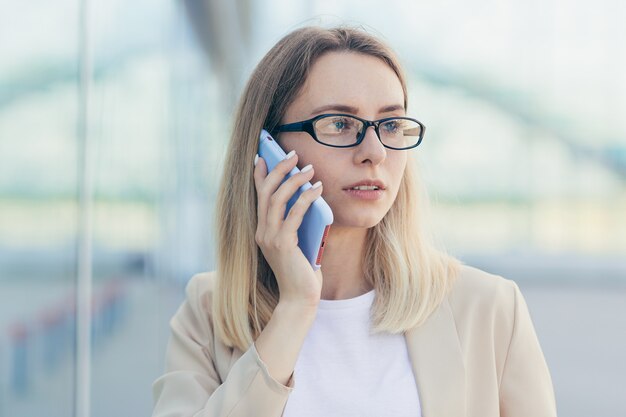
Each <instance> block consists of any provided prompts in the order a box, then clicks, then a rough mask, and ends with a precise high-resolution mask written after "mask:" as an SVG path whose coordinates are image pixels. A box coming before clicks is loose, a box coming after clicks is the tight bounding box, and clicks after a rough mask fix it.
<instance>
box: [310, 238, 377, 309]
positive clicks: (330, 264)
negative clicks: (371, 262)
mask: <svg viewBox="0 0 626 417" xmlns="http://www.w3.org/2000/svg"><path fill="white" fill-rule="evenodd" d="M366 236H367V229H365V228H354V227H340V226H336V227H335V226H331V228H330V231H329V233H328V237H327V238H326V243H325V245H324V257H323V258H322V268H321V269H322V275H323V277H324V281H323V284H322V299H323V300H343V299H346V298H354V297H356V296H359V295H361V294H365V293H366V292H368V291H370V290H371V289H372V287H371V285H369V284H368V283H367V282H366V281H365V275H364V273H363V256H364V252H365V241H366Z"/></svg>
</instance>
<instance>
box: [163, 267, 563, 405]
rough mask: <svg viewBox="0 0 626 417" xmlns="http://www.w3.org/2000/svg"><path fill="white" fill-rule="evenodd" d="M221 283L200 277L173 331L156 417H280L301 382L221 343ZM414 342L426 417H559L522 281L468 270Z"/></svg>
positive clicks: (252, 352) (410, 335)
mask: <svg viewBox="0 0 626 417" xmlns="http://www.w3.org/2000/svg"><path fill="white" fill-rule="evenodd" d="M214 277H215V275H214V273H203V274H198V275H196V276H194V277H193V278H192V279H191V281H190V282H189V284H188V285H187V290H186V292H187V299H186V300H185V302H184V303H183V304H182V305H181V307H180V308H179V310H178V311H177V312H176V314H175V315H174V317H173V318H172V319H171V321H170V326H171V330H172V333H171V337H170V340H169V344H168V348H167V355H166V356H167V360H166V371H165V373H164V374H163V375H162V376H161V377H160V378H158V379H157V380H156V381H155V382H154V384H153V386H152V388H153V395H154V401H155V403H154V414H153V416H155V417H166V416H167V417H173V416H180V417H182V416H190V417H191V416H194V417H227V416H228V417H244V416H245V417H251V416H259V417H279V416H281V415H282V412H283V409H284V407H285V404H286V402H287V399H288V397H289V393H290V392H291V391H292V390H293V389H297V384H298V381H297V380H298V375H297V374H294V375H293V377H292V379H291V381H290V382H289V384H290V385H289V386H284V385H282V384H281V383H279V382H278V381H276V380H275V379H273V378H272V377H271V376H270V374H269V373H268V371H267V368H266V366H265V364H264V363H263V362H262V361H261V359H260V357H259V355H258V353H257V351H256V349H255V346H254V344H252V345H251V346H250V348H249V349H248V350H246V351H245V352H241V351H240V350H238V349H233V348H228V347H226V346H225V345H224V344H222V343H221V342H220V341H219V340H216V338H215V337H214V335H213V331H212V325H211V313H210V312H211V297H212V288H213V280H214ZM405 338H406V343H407V346H408V351H409V356H410V358H411V362H412V368H413V374H414V375H415V380H416V382H417V387H418V394H419V397H420V402H421V406H422V415H423V417H495V416H506V417H544V416H545V417H553V416H556V405H555V400H554V391H553V388H552V381H551V378H550V373H549V372H548V367H547V366H546V362H545V360H544V357H543V353H542V351H541V348H540V346H539V342H538V341H537V336H536V334H535V330H534V328H533V324H532V321H531V318H530V315H529V313H528V309H527V307H526V303H525V301H524V298H523V297H522V294H521V293H520V290H519V288H518V287H517V285H516V284H515V283H514V282H513V281H510V280H507V279H504V278H502V277H499V276H495V275H491V274H488V273H486V272H483V271H481V270H478V269H475V268H471V267H468V266H463V267H462V269H461V273H460V276H459V278H458V279H457V281H456V283H455V285H454V287H453V289H452V290H451V292H450V293H449V295H448V296H447V297H446V299H445V300H444V301H443V302H442V303H441V305H440V306H439V308H438V309H437V310H436V311H435V312H434V313H433V314H432V315H431V317H430V318H429V319H428V320H427V321H426V322H425V323H424V324H423V325H422V326H419V327H417V328H414V329H411V330H409V331H407V332H405ZM320 417H322V416H320Z"/></svg>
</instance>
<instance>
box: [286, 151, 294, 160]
mask: <svg viewBox="0 0 626 417" xmlns="http://www.w3.org/2000/svg"><path fill="white" fill-rule="evenodd" d="M295 154H296V151H291V152H289V153H288V154H287V156H286V157H285V159H289V158H291V157H292V156H294V155H295Z"/></svg>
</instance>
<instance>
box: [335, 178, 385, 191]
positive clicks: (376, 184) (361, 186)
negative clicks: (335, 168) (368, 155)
mask: <svg viewBox="0 0 626 417" xmlns="http://www.w3.org/2000/svg"><path fill="white" fill-rule="evenodd" d="M384 189H385V184H384V183H383V182H382V181H380V180H377V179H367V180H362V181H359V182H355V183H354V184H350V185H349V186H347V187H346V188H344V190H356V191H376V190H384Z"/></svg>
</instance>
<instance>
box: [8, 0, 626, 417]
mask: <svg viewBox="0 0 626 417" xmlns="http://www.w3.org/2000/svg"><path fill="white" fill-rule="evenodd" d="M624 21H626V3H624V2H622V1H618V0H596V1H594V2H586V1H580V0H575V1H571V0H570V1H565V0H542V1H537V0H530V1H524V2H519V1H513V0H499V1H493V0H483V1H472V0H470V1H460V0H446V1H439V2H426V1H415V0H414V1H408V0H407V1H401V0H387V1H385V2H374V1H369V0H360V1H356V0H334V1H328V0H307V1H304V0H301V1H287V0H266V1H261V0H239V1H226V0H181V1H166V0H150V1H147V0H136V1H133V2H122V1H120V0H109V1H107V2H95V1H89V0H57V1H55V2H46V1H35V2H23V3H22V2H14V1H13V2H12V1H4V2H2V3H0V417H8V416H40V415H45V416H48V417H56V416H59V417H60V416H63V417H65V416H76V417H83V416H87V415H91V416H97V417H100V416H111V415H115V416H137V415H149V414H150V413H151V409H152V393H151V384H152V382H153V381H154V380H155V379H156V378H157V377H158V376H160V375H161V373H162V371H163V366H164V358H165V347H166V342H167V338H168V337H169V327H168V321H169V318H170V317H171V316H172V314H173V313H174V312H175V310H176V308H177V307H178V306H179V305H180V303H181V302H182V300H183V297H184V285H185V284H186V282H187V281H188V279H189V278H190V277H191V276H192V275H193V274H194V273H196V272H201V271H206V270H211V269H213V268H214V241H213V237H214V235H213V231H212V230H213V224H212V219H213V211H214V203H215V196H216V191H217V186H218V181H219V177H220V173H221V161H222V158H223V155H224V152H225V148H226V144H227V139H228V135H229V130H230V126H231V123H232V120H231V117H232V114H233V107H234V105H235V103H236V100H237V96H238V94H239V92H240V91H241V88H242V86H243V84H244V82H245V81H246V78H247V76H248V75H249V73H250V71H251V70H252V68H253V67H254V65H255V64H256V63H257V62H258V60H259V59H260V58H261V57H262V56H263V54H264V53H265V52H266V51H267V50H268V49H269V48H270V47H271V46H272V45H273V44H274V43H275V42H276V41H277V40H278V39H279V38H280V37H282V36H283V35H285V34H286V33H287V32H289V31H290V30H292V29H295V28H297V27H299V26H302V25H304V24H323V25H330V24H335V23H347V24H351V25H361V26H364V27H365V28H366V29H367V30H368V31H370V32H372V33H374V34H376V35H378V36H380V37H382V38H383V39H384V40H386V41H387V42H388V43H390V44H391V45H392V46H393V47H394V48H395V50H396V51H397V52H398V54H399V55H400V58H401V60H402V61H403V62H404V64H405V65H406V70H407V73H408V77H409V86H410V100H409V103H410V104H409V105H410V109H409V112H410V114H411V115H414V116H415V117H417V118H418V119H419V120H421V121H423V122H424V123H425V125H426V126H427V133H426V137H425V140H424V142H423V144H422V145H421V146H420V147H419V148H417V149H416V150H415V151H416V152H417V153H418V155H419V158H420V160H421V163H422V172H423V175H424V177H425V178H426V181H427V185H428V187H429V190H430V193H431V198H432V201H433V210H432V211H433V221H434V223H435V229H436V231H437V232H438V237H439V240H440V241H441V243H442V245H443V246H445V248H446V249H447V250H448V251H449V252H451V253H452V254H454V255H456V256H457V257H459V258H460V259H461V260H463V261H464V262H466V263H468V264H471V265H474V266H477V267H480V268H482V269H485V270H487V271H489V272H492V273H496V274H500V275H503V276H505V277H507V278H511V279H514V280H515V281H516V282H518V284H519V285H520V287H521V289H522V292H523V293H524V295H525V297H526V300H527V303H528V305H529V308H530V311H531V315H532V318H533V321H534V323H535V326H536V330H537V333H538V335H539V339H540V342H541V344H542V347H543V350H544V353H545V356H546V360H547V362H548V365H549V367H550V369H551V372H552V377H553V381H554V385H555V390H556V395H557V405H558V408H559V415H561V416H572V417H582V416H585V417H587V416H594V417H601V416H607V417H608V416H624V415H626V378H625V377H624V375H626V360H624V354H625V353H626V117H625V116H626V49H625V47H624V42H625V41H626V26H625V25H624V24H623V23H624ZM77 301H78V302H77ZM81 312H83V313H87V314H81ZM77 317H78V319H77ZM81 317H82V318H83V320H82V321H81Z"/></svg>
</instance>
